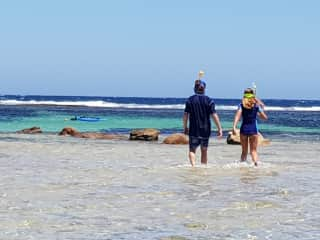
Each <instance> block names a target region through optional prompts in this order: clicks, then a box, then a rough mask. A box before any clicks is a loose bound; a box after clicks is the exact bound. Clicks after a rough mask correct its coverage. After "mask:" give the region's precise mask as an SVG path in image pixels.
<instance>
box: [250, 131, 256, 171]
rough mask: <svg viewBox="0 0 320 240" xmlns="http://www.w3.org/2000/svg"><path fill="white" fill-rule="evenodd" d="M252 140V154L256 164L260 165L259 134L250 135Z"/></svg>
mask: <svg viewBox="0 0 320 240" xmlns="http://www.w3.org/2000/svg"><path fill="white" fill-rule="evenodd" d="M249 142H250V154H251V158H252V161H253V162H254V165H256V166H257V165H258V151H257V148H258V134H256V135H252V136H250V137H249Z"/></svg>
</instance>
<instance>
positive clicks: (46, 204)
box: [0, 134, 320, 240]
mask: <svg viewBox="0 0 320 240" xmlns="http://www.w3.org/2000/svg"><path fill="white" fill-rule="evenodd" d="M160 142H161V141H159V143H148V142H130V141H123V140H122V141H111V140H88V139H75V138H69V137H59V136H56V135H53V134H48V135H19V134H0V171H1V176H0V202H1V204H0V213H1V214H0V226H1V231H0V239H8V240H10V239H47V240H51V239H52V240H53V239H99V240H100V239H161V240H169V239H177V240H181V239H288V240H289V239H290V240H291V239H319V237H320V230H319V229H320V203H319V197H320V196H319V180H320V176H319V174H318V169H319V167H320V162H319V152H320V146H319V142H317V141H315V142H312V141H298V142H297V141H296V142H294V143H290V142H275V141H273V142H272V144H271V145H270V146H267V147H261V148H260V149H259V152H260V158H261V162H260V165H259V166H258V167H254V166H253V165H252V164H251V162H248V163H239V162H238V161H237V160H238V159H239V155H240V147H239V146H232V145H227V144H226V143H225V140H216V139H212V140H211V142H210V147H209V164H208V166H206V167H203V166H200V165H199V164H198V166H197V167H195V168H191V167H190V166H189V163H188V160H187V147H186V146H177V145H164V144H160Z"/></svg>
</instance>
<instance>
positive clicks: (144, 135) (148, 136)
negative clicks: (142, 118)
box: [129, 128, 160, 141]
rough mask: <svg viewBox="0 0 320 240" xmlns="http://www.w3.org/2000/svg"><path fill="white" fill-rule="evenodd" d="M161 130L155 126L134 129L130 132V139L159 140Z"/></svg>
mask: <svg viewBox="0 0 320 240" xmlns="http://www.w3.org/2000/svg"><path fill="white" fill-rule="evenodd" d="M159 134H160V131H159V130H157V129H154V128H145V129H133V130H132V131H131V132H130V137H129V139H130V140H142V141H157V140H158V138H159Z"/></svg>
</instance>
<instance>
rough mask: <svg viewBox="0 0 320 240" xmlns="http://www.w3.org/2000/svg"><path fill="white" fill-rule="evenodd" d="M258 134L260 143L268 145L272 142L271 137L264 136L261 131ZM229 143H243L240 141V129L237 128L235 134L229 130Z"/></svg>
mask: <svg viewBox="0 0 320 240" xmlns="http://www.w3.org/2000/svg"><path fill="white" fill-rule="evenodd" d="M258 134H259V138H258V145H261V146H266V145H269V144H270V140H269V139H266V138H264V137H263V136H262V134H261V133H258ZM227 143H228V144H236V145H238V144H241V143H240V130H239V129H237V131H236V132H235V134H234V133H233V132H232V131H230V132H228V137H227Z"/></svg>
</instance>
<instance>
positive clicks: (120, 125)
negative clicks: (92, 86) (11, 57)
mask: <svg viewBox="0 0 320 240" xmlns="http://www.w3.org/2000/svg"><path fill="white" fill-rule="evenodd" d="M185 100H186V99H183V98H133V97H132V98H124V97H81V96H79V97H76V96H73V97H70V96H69V97H68V96H65V97H63V96H58V97H57V96H1V97H0V132H15V131H17V130H21V129H24V128H29V127H32V126H38V127H40V128H41V129H42V130H43V131H44V132H51V133H55V132H59V131H60V130H61V129H62V128H63V127H65V126H71V127H74V128H76V129H78V130H79V131H98V132H112V133H125V134H127V133H129V132H130V131H131V130H132V129H134V128H157V129H159V130H160V131H161V133H162V134H169V133H173V132H181V131H182V120H181V119H182V115H183V109H184V103H185ZM239 101H240V100H239V99H215V102H216V108H217V111H218V114H219V116H220V119H221V122H222V125H223V128H224V130H225V131H226V132H227V131H228V130H229V129H231V127H232V122H233V117H234V113H235V110H236V108H237V105H238V104H239ZM265 104H266V106H267V107H266V111H267V113H268V116H269V120H268V121H266V122H260V123H259V128H260V130H261V132H262V133H263V134H266V135H268V136H270V137H272V138H279V137H280V138H281V137H287V138H291V137H293V138H307V139H316V140H319V135H320V128H319V127H320V100H265ZM74 116H87V117H99V118H100V119H101V120H100V121H99V122H94V123H93V122H80V121H70V118H72V117H74Z"/></svg>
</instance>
